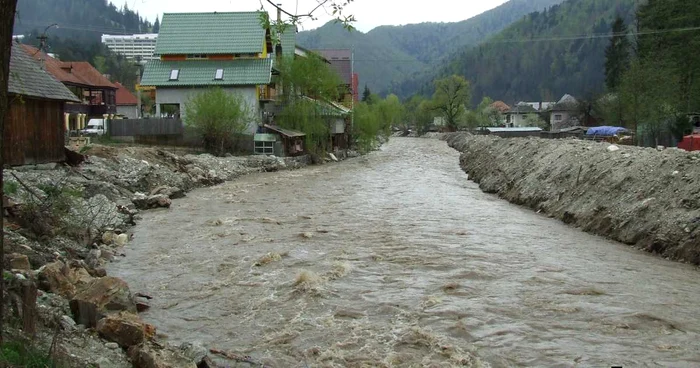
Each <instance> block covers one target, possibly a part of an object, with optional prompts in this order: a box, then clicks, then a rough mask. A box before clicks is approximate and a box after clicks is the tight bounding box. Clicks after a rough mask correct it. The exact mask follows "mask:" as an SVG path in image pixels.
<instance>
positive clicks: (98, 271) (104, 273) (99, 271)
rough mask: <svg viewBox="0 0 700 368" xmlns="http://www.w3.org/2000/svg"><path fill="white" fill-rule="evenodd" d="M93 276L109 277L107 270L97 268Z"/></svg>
mask: <svg viewBox="0 0 700 368" xmlns="http://www.w3.org/2000/svg"><path fill="white" fill-rule="evenodd" d="M93 276H94V277H105V276H107V270H105V269H104V267H97V268H95V269H93Z"/></svg>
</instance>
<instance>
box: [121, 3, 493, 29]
mask: <svg viewBox="0 0 700 368" xmlns="http://www.w3.org/2000/svg"><path fill="white" fill-rule="evenodd" d="M505 1H506V0H481V1H474V0H466V1H465V0H430V1H421V2H418V1H415V0H414V1H407V0H353V2H352V3H351V4H350V5H349V6H348V7H347V9H346V13H348V14H353V15H354V16H355V18H356V19H357V23H355V27H356V28H357V29H359V30H360V31H363V32H367V31H369V30H371V29H372V28H374V27H377V26H380V25H403V24H412V23H421V22H457V21H460V20H465V19H468V18H471V17H473V16H475V15H477V14H480V13H483V12H484V11H486V10H489V9H491V8H494V7H496V6H498V5H500V4H502V3H504V2H505ZM112 2H113V3H114V4H115V5H116V6H117V7H121V6H122V5H123V2H121V0H116V1H115V0H112ZM275 2H276V3H280V4H282V7H283V8H284V9H285V10H288V11H289V12H290V13H296V14H303V13H308V12H309V11H310V10H311V9H313V8H315V7H316V5H318V2H317V0H277V1H275ZM262 3H264V4H265V8H266V9H267V10H268V11H269V12H270V13H271V15H272V16H273V17H274V16H275V14H276V13H275V11H274V7H272V6H270V5H269V4H268V3H267V1H266V0H262ZM127 4H128V6H129V8H130V9H134V10H137V11H138V12H139V14H140V15H141V16H144V17H146V18H148V20H150V21H151V22H153V21H155V18H156V16H162V14H163V13H182V12H211V11H219V12H225V11H251V10H259V9H260V4H261V1H260V0H129V1H128V3H127ZM331 11H332V9H331V8H329V7H326V9H323V8H320V9H318V10H317V11H316V12H315V13H314V16H315V17H317V18H318V20H309V19H307V20H305V21H304V22H303V23H302V28H303V29H305V30H308V29H313V28H317V27H320V26H322V25H324V24H325V23H326V22H328V21H330V20H332V19H333V16H332V15H331V14H330V13H331Z"/></svg>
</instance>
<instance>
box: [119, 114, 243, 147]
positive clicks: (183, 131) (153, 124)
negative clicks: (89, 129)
mask: <svg viewBox="0 0 700 368" xmlns="http://www.w3.org/2000/svg"><path fill="white" fill-rule="evenodd" d="M107 130H108V132H109V136H110V137H111V138H112V139H114V140H116V141H120V142H124V143H135V144H144V145H151V146H154V145H155V146H174V147H191V148H203V147H204V142H203V141H202V137H201V136H200V135H199V133H198V132H197V131H195V130H194V129H193V128H191V127H186V126H184V124H183V123H182V120H180V119H116V120H111V121H110V122H109V124H108V126H107ZM229 145H230V147H229V150H231V151H232V152H234V153H251V152H253V137H252V136H250V135H240V136H236V137H235V138H234V139H233V140H232V141H231V142H230V143H229Z"/></svg>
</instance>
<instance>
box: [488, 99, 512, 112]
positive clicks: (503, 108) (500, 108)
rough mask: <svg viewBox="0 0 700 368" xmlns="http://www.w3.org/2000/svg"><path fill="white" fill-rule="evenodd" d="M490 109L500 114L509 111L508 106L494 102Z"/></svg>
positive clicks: (500, 102) (501, 102)
mask: <svg viewBox="0 0 700 368" xmlns="http://www.w3.org/2000/svg"><path fill="white" fill-rule="evenodd" d="M489 106H490V107H491V108H492V109H495V110H498V111H500V112H501V113H506V112H508V111H509V110H510V106H508V105H506V103H505V102H503V101H496V102H494V103H492V104H491V105H489Z"/></svg>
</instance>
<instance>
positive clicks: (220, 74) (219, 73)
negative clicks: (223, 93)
mask: <svg viewBox="0 0 700 368" xmlns="http://www.w3.org/2000/svg"><path fill="white" fill-rule="evenodd" d="M223 79H224V70H223V69H216V74H214V80H223Z"/></svg>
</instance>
